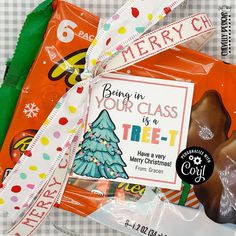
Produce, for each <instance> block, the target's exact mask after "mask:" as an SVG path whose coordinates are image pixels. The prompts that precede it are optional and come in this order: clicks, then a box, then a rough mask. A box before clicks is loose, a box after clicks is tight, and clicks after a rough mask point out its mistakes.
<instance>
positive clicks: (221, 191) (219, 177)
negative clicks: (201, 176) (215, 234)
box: [194, 131, 236, 224]
mask: <svg viewBox="0 0 236 236" xmlns="http://www.w3.org/2000/svg"><path fill="white" fill-rule="evenodd" d="M213 157H214V161H215V168H214V172H213V175H212V176H211V178H210V179H209V180H208V181H206V182H205V183H203V184H201V185H195V186H194V191H195V194H196V196H197V198H198V199H199V201H200V202H201V203H202V204H203V206H204V208H205V212H206V214H207V216H208V217H209V218H210V219H212V220H214V221H215V222H218V223H233V224H236V131H235V132H234V133H233V135H232V136H231V137H230V139H228V140H227V141H226V142H224V143H223V144H221V145H220V146H219V147H218V148H217V149H216V150H215V152H214V154H213Z"/></svg>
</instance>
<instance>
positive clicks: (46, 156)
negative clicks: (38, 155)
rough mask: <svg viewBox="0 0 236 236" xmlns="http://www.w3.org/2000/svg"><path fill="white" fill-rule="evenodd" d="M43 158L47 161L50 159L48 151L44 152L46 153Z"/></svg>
mask: <svg viewBox="0 0 236 236" xmlns="http://www.w3.org/2000/svg"><path fill="white" fill-rule="evenodd" d="M43 159H44V160H45V161H49V160H50V159H51V158H50V156H49V155H48V154H47V153H44V154H43Z"/></svg>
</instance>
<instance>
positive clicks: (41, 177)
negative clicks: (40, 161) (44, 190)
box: [39, 173, 47, 179]
mask: <svg viewBox="0 0 236 236" xmlns="http://www.w3.org/2000/svg"><path fill="white" fill-rule="evenodd" d="M46 176H47V175H46V174H45V173H41V174H39V178H40V179H46Z"/></svg>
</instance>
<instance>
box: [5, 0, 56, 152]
mask: <svg viewBox="0 0 236 236" xmlns="http://www.w3.org/2000/svg"><path fill="white" fill-rule="evenodd" d="M52 2H53V0H46V1H44V2H42V3H41V4H40V5H39V6H38V7H36V8H35V9H34V10H33V11H32V12H31V13H30V14H29V15H28V16H27V18H26V20H25V23H24V25H23V28H22V30H21V33H20V35H19V39H18V42H17V46H16V49H15V53H14V55H13V58H12V60H11V61H8V62H7V70H6V74H5V77H4V81H3V84H2V86H1V88H0V107H1V115H0V149H1V147H2V144H3V141H4V139H5V136H6V133H7V130H8V127H9V125H10V122H11V119H12V116H13V114H14V111H15V107H16V103H17V101H18V98H19V95H20V93H21V89H22V87H23V85H24V82H25V80H26V78H27V75H28V73H29V70H30V68H31V66H32V64H33V62H34V60H35V58H36V56H37V54H38V52H39V50H40V48H41V45H42V43H43V36H44V33H45V31H46V28H47V25H48V22H49V20H50V19H51V17H52V14H53V8H52ZM35 82H37V81H35Z"/></svg>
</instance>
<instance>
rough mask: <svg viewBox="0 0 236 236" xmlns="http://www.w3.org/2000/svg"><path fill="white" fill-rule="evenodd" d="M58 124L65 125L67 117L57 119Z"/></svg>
mask: <svg viewBox="0 0 236 236" xmlns="http://www.w3.org/2000/svg"><path fill="white" fill-rule="evenodd" d="M58 123H59V124H60V125H66V124H67V123H68V119H67V118H66V117H61V118H60V119H59V121H58Z"/></svg>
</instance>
